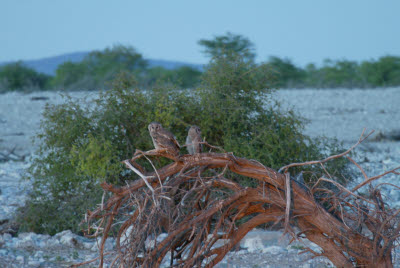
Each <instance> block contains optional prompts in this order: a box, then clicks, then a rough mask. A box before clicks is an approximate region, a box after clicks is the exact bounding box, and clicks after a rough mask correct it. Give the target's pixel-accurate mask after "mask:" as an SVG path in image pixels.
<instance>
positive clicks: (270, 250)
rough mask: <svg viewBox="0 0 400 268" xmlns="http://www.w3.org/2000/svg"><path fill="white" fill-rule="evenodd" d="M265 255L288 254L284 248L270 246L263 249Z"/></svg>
mask: <svg viewBox="0 0 400 268" xmlns="http://www.w3.org/2000/svg"><path fill="white" fill-rule="evenodd" d="M261 251H262V252H263V253H271V254H274V255H275V254H281V253H282V252H287V251H286V250H285V249H284V248H282V247H278V246H270V247H267V248H263V249H262V250H261Z"/></svg>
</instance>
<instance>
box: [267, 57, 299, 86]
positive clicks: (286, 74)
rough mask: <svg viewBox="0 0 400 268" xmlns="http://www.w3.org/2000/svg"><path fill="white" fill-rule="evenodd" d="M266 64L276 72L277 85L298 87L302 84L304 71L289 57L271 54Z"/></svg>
mask: <svg viewBox="0 0 400 268" xmlns="http://www.w3.org/2000/svg"><path fill="white" fill-rule="evenodd" d="M268 65H269V66H271V69H272V70H273V71H274V72H275V73H276V76H277V87H285V88H287V87H298V86H301V85H303V84H304V79H305V76H306V72H305V71H304V70H303V69H301V68H298V67H296V66H295V65H294V64H293V63H292V62H291V60H290V59H287V58H286V59H281V58H278V57H274V56H272V57H270V58H269V61H268Z"/></svg>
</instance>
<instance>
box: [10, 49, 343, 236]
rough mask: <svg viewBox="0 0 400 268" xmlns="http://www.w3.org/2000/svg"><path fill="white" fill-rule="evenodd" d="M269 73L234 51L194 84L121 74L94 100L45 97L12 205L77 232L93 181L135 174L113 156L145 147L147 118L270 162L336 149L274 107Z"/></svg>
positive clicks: (49, 229) (90, 204) (44, 229)
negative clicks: (36, 142)
mask: <svg viewBox="0 0 400 268" xmlns="http://www.w3.org/2000/svg"><path fill="white" fill-rule="evenodd" d="M271 79H272V74H271V71H270V67H269V66H268V65H257V64H255V63H253V62H249V61H247V60H244V59H243V57H241V56H240V55H237V54H235V53H232V54H229V55H224V56H221V57H217V58H214V59H213V60H212V61H211V63H210V65H209V67H208V68H207V70H206V71H205V73H204V75H203V76H202V83H201V86H199V87H198V88H196V89H194V90H180V89H178V88H176V87H173V86H165V85H163V86H159V87H153V88H151V89H149V90H146V91H143V90H141V89H139V88H138V87H137V86H136V85H137V84H136V81H135V79H134V77H132V76H131V75H128V74H126V73H125V74H122V75H120V76H119V77H118V78H117V79H116V80H115V81H114V83H113V85H112V89H111V90H109V91H106V92H101V93H100V94H99V96H98V97H97V98H96V99H95V100H93V101H90V102H87V101H85V100H84V99H83V100H75V99H72V98H68V99H67V101H66V102H65V103H64V104H61V105H49V106H47V107H46V109H45V112H44V120H43V121H42V124H41V130H42V132H41V134H40V135H39V136H38V138H39V139H40V141H41V142H42V144H41V146H40V150H39V151H38V152H37V155H38V157H37V158H36V160H35V161H34V162H33V164H32V166H31V168H30V170H29V174H28V178H30V179H31V180H32V181H33V191H32V192H31V194H30V199H29V200H28V202H27V204H26V206H25V207H24V208H22V209H21V210H20V213H19V218H18V221H19V223H20V224H21V229H20V230H21V231H35V232H40V233H49V234H54V233H56V232H59V231H62V230H65V229H71V230H73V231H74V232H79V226H78V223H79V221H80V220H81V219H82V217H83V214H84V213H85V212H86V210H87V209H93V208H94V207H95V206H96V204H98V203H99V202H100V199H101V195H102V191H101V189H100V187H99V183H100V182H102V181H108V182H111V183H115V184H119V185H124V184H125V181H126V180H134V179H135V176H134V175H133V174H131V173H130V172H128V171H127V170H126V169H125V168H124V167H123V166H122V165H121V163H120V160H123V159H127V158H130V157H131V156H132V155H133V153H134V150H135V149H137V148H138V149H142V150H148V149H151V148H152V147H153V145H152V142H151V138H150V136H149V134H148V130H147V125H148V123H149V122H152V121H158V122H161V123H162V124H163V126H164V127H166V128H167V129H170V130H171V131H173V133H174V134H175V135H176V136H177V138H178V140H179V141H180V142H181V143H184V142H183V141H184V140H185V137H186V134H187V127H188V126H190V125H191V124H197V125H199V126H200V127H201V128H202V131H203V135H204V136H205V137H206V139H207V141H208V142H209V143H211V144H214V145H218V146H222V147H224V148H225V149H226V150H227V151H232V152H234V153H235V155H237V156H242V157H248V158H253V159H257V160H258V161H260V162H262V163H263V164H265V165H266V166H270V167H273V168H279V167H280V166H282V165H285V164H288V163H291V162H298V161H306V160H310V159H319V158H322V157H324V156H326V154H328V153H330V152H332V151H335V150H337V149H338V148H337V147H335V146H334V145H327V143H324V142H322V140H320V139H319V140H314V139H311V138H309V137H307V136H305V135H303V134H302V129H303V124H304V120H302V119H301V118H300V117H298V116H297V115H296V114H295V113H293V112H292V111H283V110H281V109H280V108H279V103H277V102H275V101H274V100H273V98H272V91H271V90H270V89H268V88H269V83H270V80H271ZM321 145H324V146H326V148H322V147H321ZM321 149H324V150H323V152H324V153H321ZM155 164H156V165H160V164H163V163H162V162H161V163H159V162H157V161H155ZM328 168H329V171H331V173H332V175H333V176H334V175H335V174H338V173H340V172H344V171H345V165H344V163H342V162H337V163H335V164H334V165H333V166H331V167H328ZM292 172H295V170H293V171H292ZM229 176H230V175H229V174H228V177H229ZM231 178H232V179H235V180H236V179H240V180H242V183H245V184H247V185H250V186H251V185H252V184H251V181H249V180H245V179H243V178H238V177H231Z"/></svg>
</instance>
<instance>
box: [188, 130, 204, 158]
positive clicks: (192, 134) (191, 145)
mask: <svg viewBox="0 0 400 268" xmlns="http://www.w3.org/2000/svg"><path fill="white" fill-rule="evenodd" d="M202 141H203V140H202V138H201V130H200V128H199V127H198V126H191V127H190V128H189V132H188V136H187V138H186V145H187V149H188V152H189V154H198V153H201V151H202V150H203V145H202V144H199V142H202Z"/></svg>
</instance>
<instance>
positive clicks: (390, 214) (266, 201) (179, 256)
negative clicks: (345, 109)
mask: <svg viewBox="0 0 400 268" xmlns="http://www.w3.org/2000/svg"><path fill="white" fill-rule="evenodd" d="M364 138H365V137H364V136H363V135H361V137H360V140H359V141H358V143H357V144H356V145H355V146H357V145H358V144H359V143H360V142H362V141H363V140H364ZM355 146H353V147H352V148H350V149H349V150H348V151H346V152H344V153H342V154H340V155H336V156H331V157H329V159H325V160H320V161H312V162H309V163H297V164H291V165H288V166H286V167H283V168H282V169H281V170H282V171H283V174H282V173H279V172H277V171H275V170H273V169H271V168H268V167H265V166H263V165H262V164H261V163H259V162H257V161H254V160H248V159H245V158H240V157H236V156H234V155H233V154H232V153H216V152H210V153H201V154H195V155H181V156H178V157H177V156H171V155H169V154H168V153H167V152H157V151H154V150H153V151H149V152H141V151H138V152H137V153H136V154H135V156H134V157H133V158H132V159H130V160H127V161H126V162H125V163H126V165H127V166H128V167H129V169H131V170H133V171H134V172H135V173H136V174H137V175H138V176H139V177H140V179H137V180H135V181H132V182H129V183H127V185H126V186H123V187H116V186H114V185H111V184H107V183H103V184H102V185H101V186H102V188H103V189H104V191H105V192H106V193H108V194H107V195H106V197H107V200H106V201H104V202H103V203H102V204H101V205H100V206H99V208H97V209H96V210H95V211H93V212H88V213H87V217H86V222H87V223H88V229H87V234H88V235H91V236H101V237H102V241H101V243H100V247H99V248H100V256H99V259H100V267H102V266H103V259H104V244H105V241H106V239H107V238H108V237H109V235H110V234H111V231H116V232H117V234H116V249H115V259H114V262H113V265H114V266H120V267H137V266H138V267H158V266H159V265H160V264H161V262H162V261H163V259H164V258H165V257H166V256H167V255H168V254H169V255H170V256H171V266H178V267H200V266H202V267H203V266H204V267H212V266H214V265H215V264H217V263H218V262H220V261H221V260H222V259H223V257H224V256H225V255H226V254H227V253H228V252H229V251H230V250H232V249H233V248H234V247H235V246H236V245H237V244H238V243H239V242H240V240H241V239H242V238H243V237H244V236H245V235H246V234H247V233H248V232H249V231H250V230H252V229H254V228H255V227H257V226H259V225H262V224H265V223H273V224H276V223H280V222H282V223H283V224H284V226H285V230H286V231H287V232H289V233H290V234H291V235H292V236H293V238H294V239H296V238H298V237H306V238H307V239H309V240H310V241H312V242H314V243H316V244H317V245H319V246H320V247H321V248H322V252H320V253H317V252H314V251H312V250H311V249H308V251H310V252H312V253H313V254H315V255H316V256H325V257H327V258H329V260H331V261H332V263H333V264H334V265H336V266H337V267H353V266H363V267H364V266H366V267H392V255H391V252H392V250H393V248H394V247H395V246H397V242H396V241H397V239H398V237H399V233H400V224H399V213H400V210H394V209H391V208H389V207H388V206H387V204H386V203H385V202H384V201H383V198H382V195H381V193H380V191H379V185H378V186H377V187H375V188H373V187H372V186H371V184H370V182H371V181H373V180H376V179H379V178H381V177H382V176H383V175H386V174H389V173H394V174H399V173H398V171H399V169H400V167H399V168H397V169H393V170H391V171H388V172H385V173H384V174H382V175H378V176H374V177H368V176H367V175H366V173H365V171H364V170H363V169H362V168H361V167H360V166H359V165H358V164H357V163H356V162H355V161H354V160H353V159H351V158H350V157H348V153H349V152H350V151H351V150H352V149H354V147H355ZM149 156H151V157H160V158H169V159H171V160H173V162H172V163H170V164H168V165H165V166H163V167H161V168H158V169H157V170H152V171H146V170H145V168H143V167H142V166H141V165H139V163H138V162H137V160H139V159H141V158H147V159H148V160H149V158H148V157H149ZM339 157H348V159H349V161H350V162H351V163H353V164H355V165H356V166H357V167H358V168H359V169H360V171H361V172H362V174H364V176H365V181H364V182H362V183H361V184H360V185H358V186H356V187H353V189H350V190H349V189H346V188H345V187H344V186H342V185H340V184H338V183H337V182H335V181H333V180H332V179H331V178H330V176H329V174H326V176H324V177H321V178H320V179H319V180H318V182H317V183H316V184H315V185H314V186H313V187H312V188H311V189H308V188H307V187H305V186H304V185H302V184H300V183H298V182H297V181H295V180H293V179H291V178H290V176H289V174H288V173H287V172H288V169H289V168H290V167H292V166H303V165H308V164H319V165H322V166H323V165H324V163H325V162H326V161H329V160H331V159H335V158H339ZM152 166H153V167H154V165H152ZM228 170H229V171H230V172H234V173H236V174H239V175H242V176H246V177H249V178H253V179H255V180H257V181H258V185H257V186H256V187H244V186H242V185H240V184H239V183H237V182H235V181H234V180H230V179H228V178H226V175H227V172H228ZM321 182H329V183H332V184H334V185H335V186H336V187H337V188H338V189H339V190H338V191H336V192H334V191H329V190H327V189H324V188H321V187H320V186H319V185H320V183H321ZM365 186H369V189H368V192H369V195H363V196H361V195H359V193H358V191H359V190H360V189H363V188H365ZM393 187H396V186H394V185H393ZM318 191H325V192H326V194H325V195H324V199H323V200H322V201H323V202H324V204H329V207H326V206H325V207H324V206H322V201H321V200H317V199H316V198H315V197H314V193H316V192H318ZM292 227H297V228H298V229H299V230H300V232H299V233H297V234H296V233H295V232H294V229H293V228H292ZM162 233H163V235H161V234H162ZM78 265H79V264H78Z"/></svg>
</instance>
